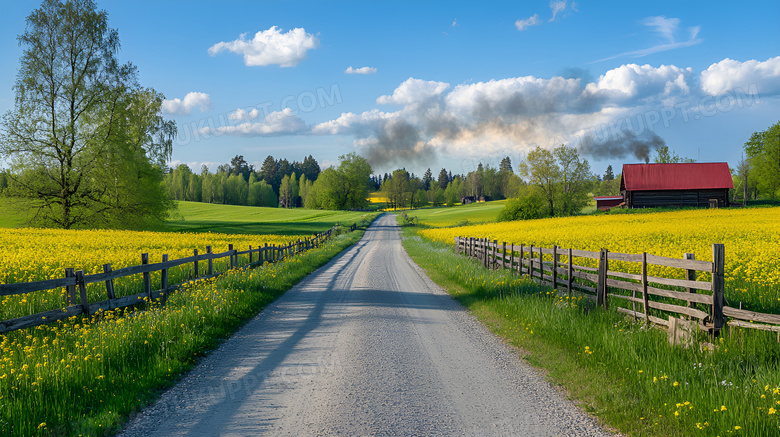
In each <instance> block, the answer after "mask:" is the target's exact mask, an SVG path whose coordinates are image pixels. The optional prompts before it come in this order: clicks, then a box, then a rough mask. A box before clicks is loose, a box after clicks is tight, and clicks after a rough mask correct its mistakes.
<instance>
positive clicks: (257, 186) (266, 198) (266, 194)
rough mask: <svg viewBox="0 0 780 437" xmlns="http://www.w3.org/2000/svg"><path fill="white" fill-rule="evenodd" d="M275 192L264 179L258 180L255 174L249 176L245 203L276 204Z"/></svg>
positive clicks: (253, 204)
mask: <svg viewBox="0 0 780 437" xmlns="http://www.w3.org/2000/svg"><path fill="white" fill-rule="evenodd" d="M277 204H278V203H277V200H276V193H274V189H273V188H271V186H270V185H268V184H267V183H265V181H258V180H257V178H256V177H255V175H251V176H249V192H248V193H247V205H249V206H269V207H275V206H277Z"/></svg>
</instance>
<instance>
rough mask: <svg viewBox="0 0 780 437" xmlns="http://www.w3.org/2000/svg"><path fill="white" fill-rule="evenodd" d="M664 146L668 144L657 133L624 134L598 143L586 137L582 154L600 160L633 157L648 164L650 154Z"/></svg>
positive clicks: (583, 141) (583, 140) (629, 132)
mask: <svg viewBox="0 0 780 437" xmlns="http://www.w3.org/2000/svg"><path fill="white" fill-rule="evenodd" d="M664 145H666V142H665V141H664V140H663V138H661V137H659V136H658V135H656V133H655V132H645V133H644V134H642V135H637V134H635V133H633V132H631V131H628V132H622V136H620V137H619V138H610V139H607V140H606V141H596V140H595V139H593V137H592V136H586V137H585V138H583V139H582V142H581V144H580V152H581V153H582V154H583V155H587V156H590V157H592V158H594V159H598V160H603V159H620V158H625V157H627V156H633V157H635V158H636V159H638V160H640V161H644V162H645V164H647V163H649V162H650V152H651V151H653V150H655V149H657V148H658V147H660V146H664Z"/></svg>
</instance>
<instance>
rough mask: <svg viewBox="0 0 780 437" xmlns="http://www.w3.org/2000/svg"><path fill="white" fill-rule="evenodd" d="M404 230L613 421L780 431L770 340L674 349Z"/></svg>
mask: <svg viewBox="0 0 780 437" xmlns="http://www.w3.org/2000/svg"><path fill="white" fill-rule="evenodd" d="M403 232H404V241H403V244H404V247H405V248H406V250H407V252H408V253H409V255H410V256H411V257H412V259H413V260H414V261H415V262H416V263H417V264H418V265H419V266H420V267H422V268H423V269H424V270H425V271H426V272H427V273H428V275H429V276H430V277H431V279H432V280H434V281H435V282H436V283H438V284H439V285H441V286H442V287H443V288H445V289H447V290H448V291H449V292H450V294H451V295H452V296H453V297H454V298H455V299H456V300H458V301H460V302H461V303H462V304H463V305H464V306H466V307H467V308H468V309H469V310H470V311H471V312H472V313H474V314H475V315H476V316H477V317H478V318H479V319H480V320H482V321H483V322H484V323H485V324H486V325H487V326H488V327H490V329H492V330H493V331H494V332H495V333H496V334H498V335H500V336H502V337H504V338H505V339H506V340H507V341H508V342H510V343H511V344H513V345H515V346H518V347H520V348H522V350H523V351H524V355H523V356H524V358H525V359H526V360H527V361H528V362H530V363H531V364H532V365H534V366H536V367H540V368H543V369H545V370H547V371H548V372H549V373H548V377H549V379H550V380H551V381H552V382H553V383H555V384H559V385H561V386H562V387H563V388H565V390H566V391H567V392H568V393H569V395H570V397H571V398H573V399H574V400H575V401H577V402H579V403H580V404H581V406H582V408H584V409H585V410H586V411H588V412H590V413H591V414H593V415H595V416H597V417H598V418H599V419H600V420H601V421H603V422H604V423H605V424H607V425H609V426H610V427H613V428H614V429H617V430H619V431H621V432H623V433H626V434H629V435H659V436H689V435H707V436H709V435H713V436H715V435H720V436H724V435H750V436H764V435H767V436H768V435H778V433H779V432H780V420H778V410H780V353H779V352H778V347H777V343H776V341H775V340H773V339H772V337H771V336H768V335H765V334H764V333H753V332H750V333H741V334H735V335H734V336H733V337H732V338H728V336H725V338H722V340H719V341H718V342H716V343H717V344H716V350H715V351H714V352H713V351H711V350H709V351H708V350H701V349H699V348H698V347H691V348H687V349H686V348H682V347H674V346H670V345H669V344H668V342H667V339H666V334H665V333H664V332H663V331H660V330H657V329H646V328H644V327H643V326H642V325H641V324H638V323H637V324H634V323H632V322H631V321H630V320H627V319H626V318H625V317H623V316H622V315H620V314H618V313H617V312H615V311H603V310H599V309H595V308H592V307H590V306H589V305H590V304H589V302H586V301H585V300H582V301H580V300H579V299H576V298H574V299H567V298H565V297H564V298H561V297H558V295H557V294H556V293H554V292H552V291H551V290H550V289H540V288H538V287H537V286H536V284H534V283H533V282H531V281H530V280H528V279H526V278H520V277H517V276H512V275H511V274H509V273H508V272H506V271H496V272H492V271H488V270H486V269H483V268H482V267H481V266H480V265H479V264H478V263H477V262H475V261H473V260H470V259H467V258H466V257H463V256H460V255H456V254H454V253H453V251H452V246H451V245H446V244H442V243H436V242H431V241H429V240H425V239H422V238H421V237H419V236H418V235H416V229H413V228H405V229H404V231H403Z"/></svg>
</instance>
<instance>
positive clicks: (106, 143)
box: [0, 0, 176, 229]
mask: <svg viewBox="0 0 780 437" xmlns="http://www.w3.org/2000/svg"><path fill="white" fill-rule="evenodd" d="M18 39H19V43H20V45H21V46H22V47H23V52H22V57H21V59H20V67H19V71H18V74H17V80H16V84H15V85H14V91H15V94H16V101H15V106H14V109H12V110H11V111H9V112H7V113H6V114H5V115H4V116H3V121H2V129H1V130H2V141H0V159H5V160H7V161H9V162H11V163H12V166H11V168H10V170H11V172H10V176H11V178H12V179H13V181H14V186H15V187H17V188H18V189H17V190H16V192H15V193H14V194H15V195H18V196H22V197H25V198H27V199H34V201H35V205H34V207H35V208H36V214H35V215H34V218H33V221H34V222H35V223H38V224H43V225H55V226H58V227H62V228H65V229H70V228H72V227H75V226H135V225H138V224H140V223H141V222H144V221H149V220H162V219H163V218H164V217H165V216H166V215H167V211H168V210H169V208H171V207H172V204H171V203H170V202H169V201H168V200H167V196H166V193H165V191H164V189H163V185H162V180H163V172H162V167H163V165H162V164H163V162H165V160H166V159H167V158H168V157H170V154H171V150H172V144H173V137H174V136H175V134H176V126H175V124H174V123H173V122H172V121H166V120H164V119H163V118H162V116H161V115H160V114H161V108H162V101H163V99H164V97H163V96H162V95H161V94H159V93H157V92H155V91H154V90H152V89H147V88H142V87H141V86H140V85H139V83H138V72H137V70H136V68H135V67H134V66H133V65H132V64H130V63H127V64H120V63H119V62H118V61H117V59H116V57H115V54H116V52H117V51H118V49H119V36H118V32H117V31H116V29H111V28H110V27H108V14H107V13H106V12H105V11H98V10H96V5H95V3H94V2H93V1H91V0H68V1H61V0H45V1H44V2H43V4H42V5H41V7H40V8H38V9H36V10H35V11H33V12H32V13H31V14H30V15H29V16H28V17H27V28H26V29H25V32H24V33H23V34H22V35H20V36H19V38H18Z"/></svg>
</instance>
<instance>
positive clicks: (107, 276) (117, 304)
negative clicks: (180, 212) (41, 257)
mask: <svg viewBox="0 0 780 437" xmlns="http://www.w3.org/2000/svg"><path fill="white" fill-rule="evenodd" d="M356 228H357V225H355V224H352V225H351V226H350V227H349V230H350V232H351V231H354V230H355V229H356ZM334 229H335V227H334V228H331V229H329V230H327V231H325V232H322V233H320V234H316V235H314V236H313V237H312V238H307V239H304V240H298V241H297V242H292V243H289V244H287V245H285V246H277V245H271V246H269V245H268V244H267V243H266V244H265V246H263V247H257V248H252V246H249V249H248V250H243V251H239V250H237V249H234V248H233V245H232V244H230V245H229V246H228V250H227V251H226V252H222V253H213V252H212V251H211V246H206V253H198V249H194V250H193V255H192V256H189V257H186V258H180V259H176V260H172V261H169V260H168V255H163V256H162V262H159V263H153V264H150V263H149V254H148V253H143V254H141V264H140V265H136V266H130V267H125V268H122V269H119V270H112V269H111V264H104V265H103V273H98V274H94V275H85V274H84V272H83V271H82V270H79V271H74V269H72V268H67V269H65V277H64V278H59V279H49V280H46V281H36V282H22V283H16V284H0V297H2V296H13V295H18V294H27V293H35V292H38V291H44V290H53V289H57V288H63V287H64V288H65V292H66V293H65V294H66V298H67V302H68V305H67V306H66V307H64V308H59V309H55V310H51V311H45V312H42V313H37V314H32V315H29V316H24V317H18V318H15V319H10V320H4V321H0V334H2V333H6V332H10V331H15V330H18V329H23V328H30V327H34V326H39V325H45V324H47V323H51V322H55V321H57V320H63V319H67V318H68V317H72V316H77V315H79V314H86V315H90V314H94V313H96V312H97V311H99V310H104V311H107V310H113V309H116V308H123V307H128V306H132V305H137V304H138V303H140V302H142V301H143V300H144V298H149V299H153V300H154V299H160V300H161V302H162V303H163V304H164V303H165V300H166V299H167V296H168V294H170V293H171V292H173V291H175V290H177V289H179V288H181V286H182V285H184V284H186V283H187V282H189V280H192V279H209V278H214V277H217V276H219V275H222V274H224V273H225V271H222V272H215V271H214V260H216V259H222V258H229V262H230V264H229V265H230V269H234V268H238V267H241V268H244V269H247V268H250V267H253V266H256V265H260V264H262V263H264V262H276V261H280V260H283V259H285V258H288V257H291V256H294V255H295V254H298V253H300V252H304V251H306V250H309V249H312V248H315V247H319V246H320V245H321V244H322V242H324V241H326V240H327V239H329V238H330V237H331V235H332V234H333V231H334ZM240 255H248V263H247V264H245V265H243V266H239V265H238V264H239V256H240ZM255 257H256V258H255ZM201 262H205V263H206V266H205V269H204V267H203V265H202V264H200V263H201ZM186 264H192V265H193V269H192V272H193V274H192V275H191V277H190V278H189V279H188V280H187V281H185V282H182V283H179V284H173V285H170V284H168V270H169V269H171V268H173V267H178V266H182V265H186ZM204 270H205V274H204V275H201V274H200V272H201V271H204ZM153 272H160V289H159V290H152V281H151V273H153ZM138 274H140V275H143V291H141V292H140V293H136V294H132V295H129V296H122V297H116V296H115V295H114V280H115V279H118V278H123V277H127V276H132V275H138ZM100 282H104V283H105V288H106V297H107V299H105V300H101V301H97V302H89V300H88V299H87V288H86V286H87V284H93V283H100Z"/></svg>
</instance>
